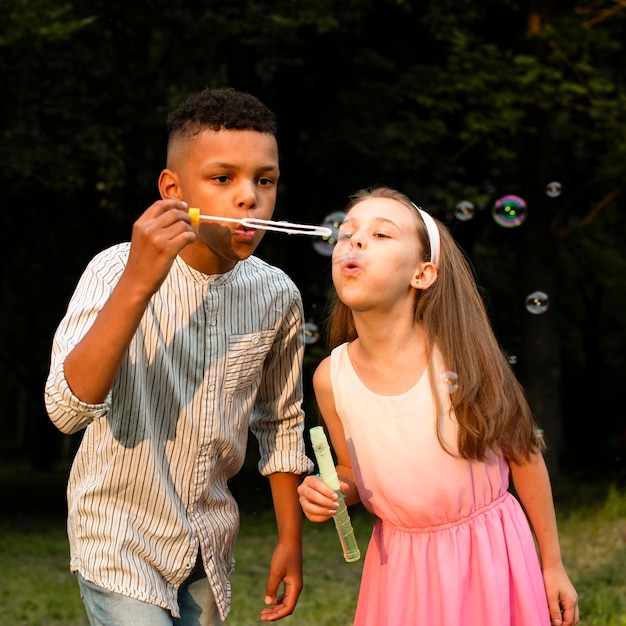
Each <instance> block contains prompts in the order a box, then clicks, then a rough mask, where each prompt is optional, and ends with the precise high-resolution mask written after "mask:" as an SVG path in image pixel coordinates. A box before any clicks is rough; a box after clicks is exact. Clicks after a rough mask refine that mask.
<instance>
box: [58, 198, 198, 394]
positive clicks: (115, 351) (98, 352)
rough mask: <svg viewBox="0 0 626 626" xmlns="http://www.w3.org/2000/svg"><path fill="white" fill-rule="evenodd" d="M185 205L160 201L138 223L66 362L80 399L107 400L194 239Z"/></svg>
mask: <svg viewBox="0 0 626 626" xmlns="http://www.w3.org/2000/svg"><path fill="white" fill-rule="evenodd" d="M171 209H178V210H174V211H173V210H171ZM185 209H186V205H185V203H184V202H180V201H178V200H159V201H158V202H155V203H154V204H153V205H152V206H151V207H150V208H149V209H148V210H146V211H145V213H144V214H143V215H142V216H141V217H140V218H139V219H138V220H137V221H136V222H135V224H134V226H133V234H132V240H131V248H130V253H129V257H128V262H127V264H126V268H125V269H124V272H123V273H122V275H121V277H120V279H119V281H118V283H117V285H116V286H115V287H114V289H113V291H112V292H111V295H110V296H109V298H108V300H107V302H106V303H105V304H104V306H103V307H102V309H101V310H100V312H99V314H98V316H97V318H96V319H95V321H94V323H93V324H92V326H91V328H90V329H89V330H88V331H87V332H86V333H85V335H84V336H83V337H82V338H81V339H80V341H79V342H78V343H77V344H76V346H75V347H74V348H73V350H72V351H71V352H70V353H69V354H68V355H67V357H66V359H65V362H64V366H63V367H64V373H65V379H66V381H67V384H68V385H69V387H70V389H71V390H72V392H73V393H74V395H75V396H76V397H77V398H79V399H80V400H81V401H83V402H85V403H89V404H97V403H100V402H103V401H104V400H105V398H106V396H107V394H108V392H109V391H110V389H111V387H112V386H113V382H114V381H115V377H116V376H117V373H118V370H119V367H120V364H121V362H122V359H123V357H124V354H125V352H126V350H127V348H128V346H129V344H130V342H131V340H132V338H133V335H134V334H135V331H136V330H137V327H138V325H139V322H140V321H141V318H142V316H143V314H144V312H145V310H146V307H147V306H148V303H149V302H150V298H151V297H152V295H153V294H154V293H155V292H156V291H157V290H158V288H159V287H160V285H161V283H162V282H163V280H165V277H166V276H167V274H168V272H169V270H170V268H171V266H172V263H173V262H174V259H175V258H176V256H177V254H178V253H179V252H180V251H181V250H182V249H183V248H184V247H185V246H186V245H187V244H189V243H191V242H192V241H193V240H194V239H195V233H194V232H193V229H192V227H191V220H190V218H189V216H188V214H187V213H186V211H185Z"/></svg>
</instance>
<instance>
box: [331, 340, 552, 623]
mask: <svg viewBox="0 0 626 626" xmlns="http://www.w3.org/2000/svg"><path fill="white" fill-rule="evenodd" d="M346 348H347V344H343V345H342V346H339V347H338V348H336V349H335V350H333V352H332V355H331V380H332V385H333V394H334V398H335V405H336V407H337V413H338V415H339V416H340V418H341V421H342V424H343V427H344V431H345V435H346V439H347V442H348V448H349V450H350V457H351V460H352V467H353V470H354V475H355V479H356V484H357V487H358V490H359V494H360V497H361V501H362V503H363V505H364V506H365V507H366V508H367V509H368V510H369V511H370V512H371V513H373V514H374V515H376V517H377V520H376V523H375V525H374V530H373V533H372V537H371V539H370V543H369V546H368V549H367V554H366V556H365V562H364V565H363V575H362V580H361V589H360V593H359V601H358V605H357V610H356V617H355V621H354V624H355V626H507V625H508V626H549V624H550V616H549V612H548V605H547V600H546V593H545V588H544V584H543V578H542V575H541V570H540V566H539V560H538V557H537V551H536V548H535V543H534V541H533V536H532V534H531V531H530V526H529V524H528V521H527V519H526V516H525V514H524V512H523V510H522V508H521V506H520V504H519V503H518V501H517V499H516V498H515V497H514V496H512V495H511V494H510V493H509V492H508V491H507V488H508V481H509V467H508V464H507V463H506V462H505V461H504V460H503V459H501V458H500V457H498V456H496V455H495V454H494V455H492V456H491V457H490V458H489V459H488V460H487V461H486V462H476V461H471V462H470V461H466V460H463V459H459V458H456V457H453V456H451V455H450V454H448V453H446V452H445V451H444V450H443V448H442V447H441V445H440V444H439V443H438V441H437V436H436V432H435V408H434V401H433V397H432V392H431V386H430V382H429V377H428V373H427V372H425V373H424V375H423V376H422V378H421V379H420V381H419V382H418V383H417V384H416V385H415V387H413V388H412V389H411V390H409V391H408V392H406V393H404V394H402V395H399V396H380V395H377V394H375V393H372V392H371V391H370V390H369V389H368V388H367V387H365V385H364V384H363V383H362V382H361V381H360V379H359V378H358V376H357V374H356V372H355V370H354V369H353V367H352V364H351V362H350V359H349V356H348V352H347V349H346ZM442 427H443V433H444V437H445V440H446V442H448V443H449V442H455V441H456V422H455V420H454V419H453V418H452V417H450V416H449V417H447V418H445V419H444V422H443V423H442Z"/></svg>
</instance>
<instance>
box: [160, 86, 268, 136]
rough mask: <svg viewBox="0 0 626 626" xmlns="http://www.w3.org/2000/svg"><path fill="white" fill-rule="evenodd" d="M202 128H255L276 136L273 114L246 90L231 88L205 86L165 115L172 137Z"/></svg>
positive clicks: (196, 131)
mask: <svg viewBox="0 0 626 626" xmlns="http://www.w3.org/2000/svg"><path fill="white" fill-rule="evenodd" d="M203 129H210V130H214V131H218V130H222V129H224V130H255V131H258V132H260V133H269V134H271V135H274V136H275V135H276V132H277V120H276V115H275V114H274V113H273V112H272V111H271V110H270V109H268V108H267V107H266V106H265V105H264V104H263V103H262V102H261V101H259V100H258V99H257V98H255V97H254V96H253V95H251V94H249V93H245V92H242V91H238V90H237V89H233V88H232V87H228V88H226V89H210V88H208V87H207V88H205V89H203V90H202V91H199V92H197V93H194V94H192V95H190V96H189V97H188V98H187V99H186V100H185V101H184V102H182V104H181V105H180V106H179V107H178V108H177V109H175V110H174V111H172V113H170V115H169V116H168V118H167V130H168V136H169V139H170V141H171V140H172V138H177V139H187V138H190V137H192V136H193V135H197V134H198V133H199V132H200V131H201V130H203Z"/></svg>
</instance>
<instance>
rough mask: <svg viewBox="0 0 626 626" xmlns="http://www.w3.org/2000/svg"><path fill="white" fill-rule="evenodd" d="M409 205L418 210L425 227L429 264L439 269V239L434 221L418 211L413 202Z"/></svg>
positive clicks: (424, 212)
mask: <svg viewBox="0 0 626 626" xmlns="http://www.w3.org/2000/svg"><path fill="white" fill-rule="evenodd" d="M411 204H412V205H413V206H414V207H415V208H416V209H417V210H418V212H419V214H420V216H421V217H422V220H423V221H424V226H426V232H427V233H428V242H429V243H430V262H431V263H432V264H433V265H434V266H435V267H439V250H440V248H441V240H440V238H439V229H438V228H437V224H435V220H434V219H433V218H432V217H431V216H430V215H429V214H428V213H426V211H423V210H422V209H420V208H419V207H418V206H417V204H415V203H414V202H411Z"/></svg>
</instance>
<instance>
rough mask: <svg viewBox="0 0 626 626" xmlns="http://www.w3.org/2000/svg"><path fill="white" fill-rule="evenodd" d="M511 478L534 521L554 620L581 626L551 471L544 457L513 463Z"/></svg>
mask: <svg viewBox="0 0 626 626" xmlns="http://www.w3.org/2000/svg"><path fill="white" fill-rule="evenodd" d="M510 467H511V478H512V480H513V484H514V486H515V491H516V492H517V494H518V496H519V499H520V501H521V503H522V506H523V507H524V509H525V511H526V515H527V516H528V519H529V521H530V524H531V526H532V529H533V532H534V534H535V538H536V540H537V545H538V547H539V554H540V557H541V568H542V571H543V579H544V584H545V587H546V594H547V597H548V606H549V609H550V618H551V620H552V623H553V624H554V625H555V626H573V625H574V624H577V623H578V620H579V613H578V595H577V594H576V590H575V589H574V586H573V585H572V583H571V581H570V579H569V577H568V575H567V573H566V571H565V567H564V565H563V561H562V559H561V548H560V544H559V535H558V530H557V523H556V513H555V511H554V502H553V499H552V488H551V486H550V477H549V475H548V468H547V467H546V464H545V461H544V459H543V456H542V455H541V454H535V455H532V456H531V457H530V459H529V460H528V461H527V462H524V463H520V464H517V463H510Z"/></svg>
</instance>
